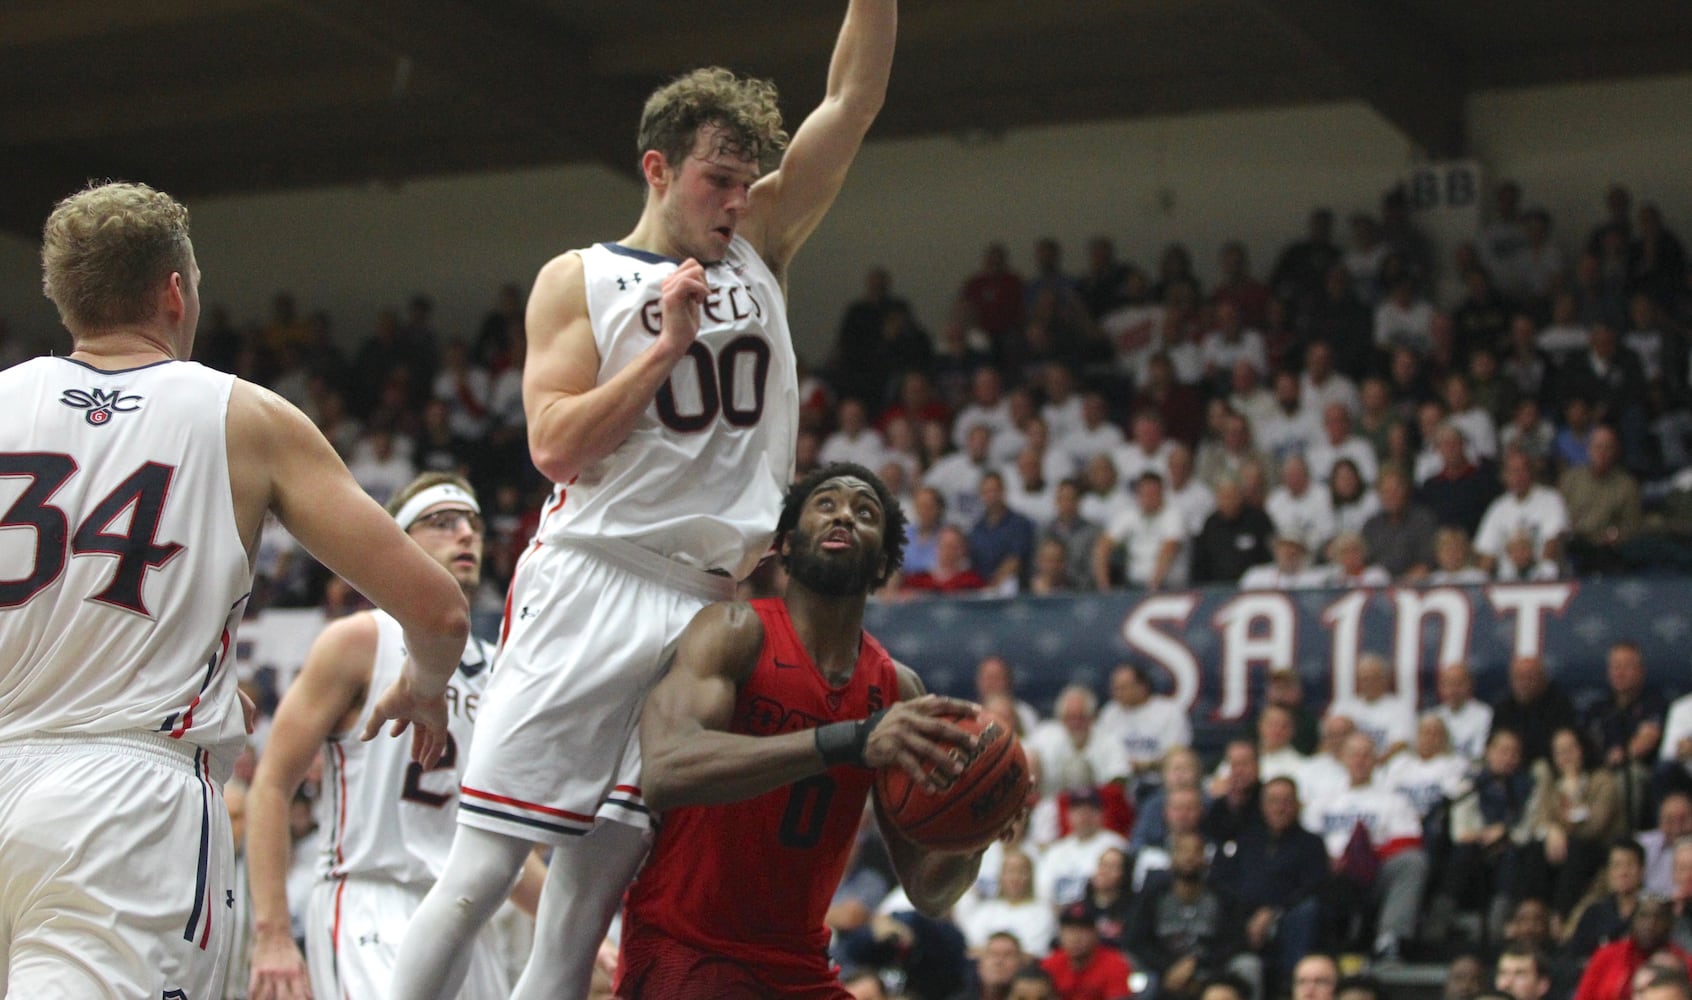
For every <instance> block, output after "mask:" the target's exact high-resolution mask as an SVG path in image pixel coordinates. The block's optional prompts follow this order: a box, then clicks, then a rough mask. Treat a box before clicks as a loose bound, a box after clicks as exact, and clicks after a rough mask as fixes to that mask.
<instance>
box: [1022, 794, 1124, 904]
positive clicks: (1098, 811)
mask: <svg viewBox="0 0 1692 1000" xmlns="http://www.w3.org/2000/svg"><path fill="white" fill-rule="evenodd" d="M1102 806H1103V803H1102V802H1100V800H1099V793H1098V792H1097V791H1096V790H1094V789H1091V788H1085V789H1079V790H1077V791H1075V792H1073V793H1071V794H1070V796H1069V836H1067V837H1060V838H1058V839H1057V840H1056V841H1054V842H1053V843H1052V845H1051V846H1050V847H1048V848H1046V853H1045V855H1044V856H1043V857H1042V858H1041V859H1040V868H1039V873H1038V876H1037V886H1038V889H1037V892H1038V894H1039V896H1040V898H1042V899H1044V900H1045V901H1046V902H1048V903H1050V904H1052V905H1054V906H1063V905H1064V904H1066V903H1073V902H1075V901H1077V900H1079V899H1082V898H1083V897H1085V896H1086V895H1087V883H1088V882H1089V881H1091V880H1092V877H1093V872H1094V871H1095V870H1097V869H1098V867H1099V858H1100V856H1102V855H1103V854H1104V852H1106V851H1108V850H1110V849H1111V848H1113V847H1114V848H1115V849H1117V850H1119V851H1125V850H1127V848H1128V841H1127V839H1126V838H1124V837H1123V836H1122V835H1121V834H1120V833H1117V832H1116V831H1115V830H1109V829H1106V828H1105V825H1104V812H1103V808H1102Z"/></svg>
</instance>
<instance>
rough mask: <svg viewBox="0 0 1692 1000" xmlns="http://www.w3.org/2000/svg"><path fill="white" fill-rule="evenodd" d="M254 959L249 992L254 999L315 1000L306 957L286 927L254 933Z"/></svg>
mask: <svg viewBox="0 0 1692 1000" xmlns="http://www.w3.org/2000/svg"><path fill="white" fill-rule="evenodd" d="M251 961H252V969H253V971H252V975H251V976H249V977H248V979H247V994H248V995H249V996H250V997H252V1000H312V996H311V977H310V975H308V974H307V972H306V963H305V958H304V957H303V956H302V955H301V954H300V949H299V946H298V945H296V944H294V939H293V937H292V935H290V934H289V933H288V932H287V931H283V932H282V933H280V934H263V933H260V934H255V935H253V950H252V955H251Z"/></svg>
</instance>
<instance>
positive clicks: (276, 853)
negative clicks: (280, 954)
mask: <svg viewBox="0 0 1692 1000" xmlns="http://www.w3.org/2000/svg"><path fill="white" fill-rule="evenodd" d="M261 779H262V775H261V776H258V777H255V778H254V780H253V785H252V787H251V789H249V790H248V792H247V845H246V857H247V883H248V887H249V890H250V891H251V893H252V900H253V933H254V935H255V936H264V935H266V934H274V933H280V934H282V935H284V936H288V937H290V938H291V937H292V935H293V931H292V929H291V926H290V922H289V918H288V855H289V851H290V845H289V839H288V796H287V795H286V794H285V793H284V792H283V791H282V790H281V789H280V788H279V787H277V786H276V785H275V784H273V783H270V782H265V781H262V780H261Z"/></svg>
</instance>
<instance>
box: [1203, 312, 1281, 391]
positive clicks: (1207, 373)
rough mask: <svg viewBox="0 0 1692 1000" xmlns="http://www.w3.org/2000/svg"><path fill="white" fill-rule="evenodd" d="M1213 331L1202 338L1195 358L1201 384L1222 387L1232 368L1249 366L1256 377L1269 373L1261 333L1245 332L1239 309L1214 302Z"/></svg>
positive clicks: (1226, 381) (1229, 378)
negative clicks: (1200, 368)
mask: <svg viewBox="0 0 1692 1000" xmlns="http://www.w3.org/2000/svg"><path fill="white" fill-rule="evenodd" d="M1215 317H1216V328H1215V329H1214V330H1211V331H1210V332H1209V333H1208V334H1206V335H1205V338H1204V345H1203V347H1202V348H1201V349H1200V351H1199V357H1200V358H1201V360H1202V362H1203V364H1204V377H1205V381H1207V382H1212V383H1215V384H1216V385H1219V386H1222V385H1227V384H1228V383H1229V382H1230V381H1231V380H1232V378H1233V371H1234V366H1235V365H1237V364H1240V363H1242V362H1243V363H1245V364H1248V365H1251V366H1252V367H1253V368H1255V369H1257V371H1258V373H1259V374H1262V373H1265V372H1267V371H1268V370H1269V355H1268V353H1267V352H1266V351H1265V350H1264V349H1263V334H1261V333H1259V332H1257V331H1256V330H1252V329H1248V328H1247V327H1246V325H1245V323H1244V321H1243V320H1241V318H1240V310H1239V308H1238V307H1237V306H1235V305H1234V303H1232V302H1229V301H1227V300H1226V299H1224V300H1222V301H1221V302H1218V303H1216V309H1215Z"/></svg>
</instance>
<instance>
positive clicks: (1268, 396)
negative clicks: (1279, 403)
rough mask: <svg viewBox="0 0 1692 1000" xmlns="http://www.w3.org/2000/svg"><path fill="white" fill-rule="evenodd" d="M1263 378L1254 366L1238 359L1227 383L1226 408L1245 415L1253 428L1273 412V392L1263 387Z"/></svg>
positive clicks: (1272, 414)
mask: <svg viewBox="0 0 1692 1000" xmlns="http://www.w3.org/2000/svg"><path fill="white" fill-rule="evenodd" d="M1264 379H1265V376H1264V373H1263V372H1260V371H1258V370H1257V368H1256V366H1254V365H1252V364H1251V363H1250V362H1248V361H1240V362H1236V363H1235V365H1234V370H1233V375H1232V379H1231V381H1230V383H1229V394H1228V408H1229V409H1230V410H1233V411H1234V412H1235V413H1238V414H1239V415H1240V416H1242V417H1245V418H1246V420H1247V422H1249V423H1250V425H1251V427H1252V429H1253V430H1255V429H1256V428H1257V427H1258V426H1259V425H1260V424H1262V423H1263V422H1264V421H1265V420H1267V419H1269V418H1270V417H1272V416H1274V413H1275V394H1274V392H1272V391H1270V390H1269V389H1268V388H1266V387H1265V385H1264Z"/></svg>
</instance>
